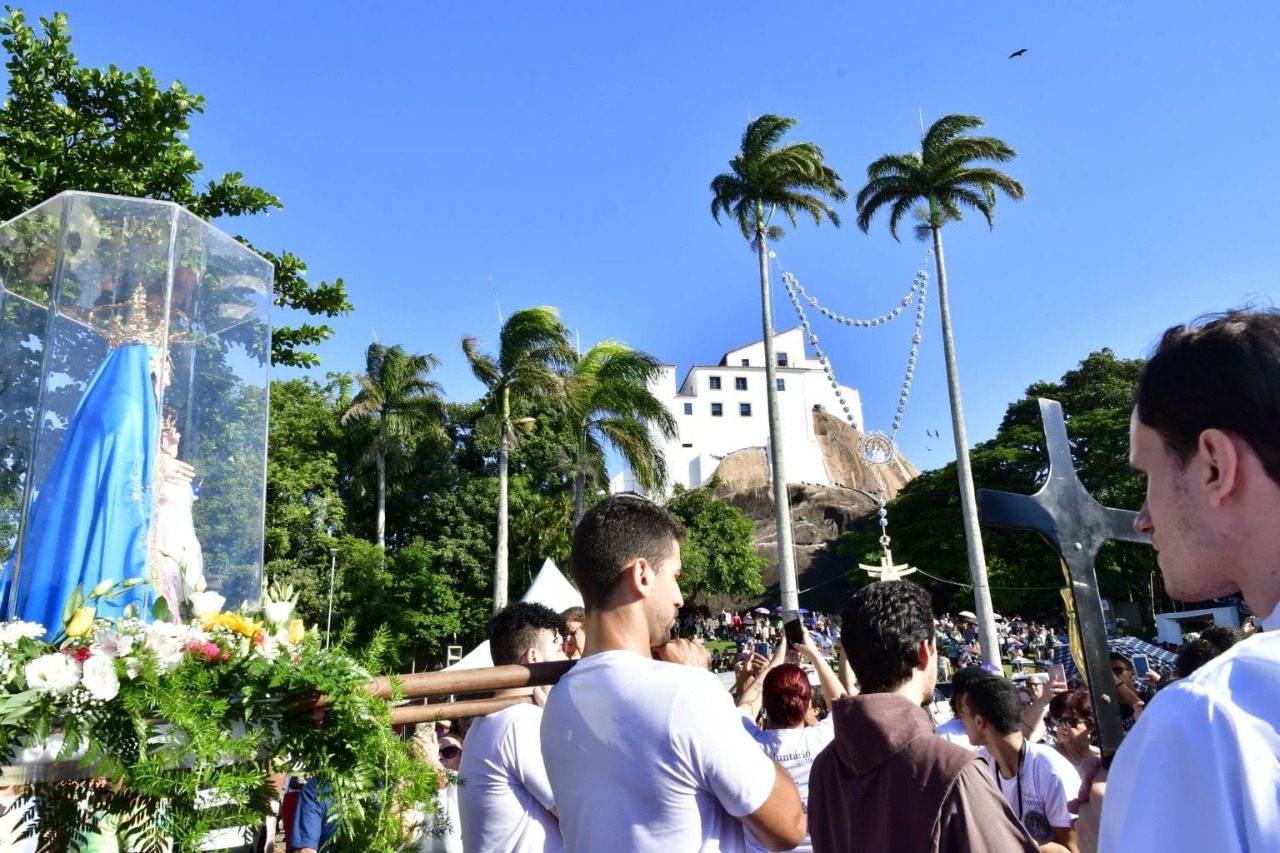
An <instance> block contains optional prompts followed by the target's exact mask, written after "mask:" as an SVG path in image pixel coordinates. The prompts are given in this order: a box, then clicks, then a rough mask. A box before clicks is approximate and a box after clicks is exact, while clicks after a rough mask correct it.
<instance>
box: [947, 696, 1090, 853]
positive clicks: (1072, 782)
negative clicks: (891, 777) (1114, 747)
mask: <svg viewBox="0 0 1280 853" xmlns="http://www.w3.org/2000/svg"><path fill="white" fill-rule="evenodd" d="M957 704H958V706H959V714H960V719H961V721H962V722H963V724H964V729H965V732H966V733H967V734H968V736H969V742H970V743H971V744H973V745H974V746H978V747H981V748H982V752H983V754H984V757H985V758H986V759H987V763H988V764H989V765H990V766H991V774H992V778H993V779H994V780H995V782H996V785H997V787H999V788H1000V791H1001V793H1003V794H1004V798H1005V801H1006V802H1008V803H1009V808H1011V809H1013V813H1014V814H1016V815H1017V816H1018V820H1020V821H1022V825H1023V826H1024V827H1026V830H1027V832H1028V833H1030V835H1031V837H1032V838H1034V839H1035V841H1036V843H1037V844H1039V845H1040V849H1041V850H1043V851H1050V850H1053V851H1061V850H1063V849H1066V850H1070V851H1072V853H1076V851H1077V847H1076V833H1075V829H1073V827H1072V823H1073V821H1074V818H1073V817H1072V815H1071V812H1070V811H1068V809H1067V803H1069V802H1070V801H1071V800H1072V799H1074V798H1075V796H1076V793H1077V792H1078V791H1079V790H1080V774H1079V773H1077V772H1076V769H1075V767H1073V766H1072V765H1071V762H1070V761H1068V760H1067V759H1066V758H1065V757H1063V756H1062V754H1061V753H1059V752H1058V751H1057V750H1056V749H1054V748H1053V747H1051V746H1045V745H1044V744H1040V743H1031V742H1030V741H1028V740H1027V739H1026V738H1025V737H1023V736H1022V701H1021V700H1020V699H1019V698H1018V688H1017V687H1016V686H1015V685H1014V684H1013V682H1011V681H1009V680H1008V679H1006V678H1005V677H1004V676H1002V675H994V674H991V673H986V674H983V675H982V676H980V677H977V678H973V679H970V680H968V681H966V683H965V685H964V691H963V692H962V693H960V694H959V700H958V703H957Z"/></svg>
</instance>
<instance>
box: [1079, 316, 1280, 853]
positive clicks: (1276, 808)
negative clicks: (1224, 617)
mask: <svg viewBox="0 0 1280 853" xmlns="http://www.w3.org/2000/svg"><path fill="white" fill-rule="evenodd" d="M1130 423H1131V426H1130V448H1129V458H1130V464H1131V465H1132V466H1133V468H1134V469H1135V470H1137V471H1138V472H1139V473H1140V474H1142V475H1143V476H1144V477H1145V478H1146V481H1147V494H1146V500H1145V501H1144V503H1143V506H1142V509H1141V510H1140V511H1139V513H1138V518H1137V521H1136V522H1135V524H1134V526H1135V527H1136V528H1137V529H1138V530H1139V531H1142V532H1145V533H1149V534H1150V535H1151V537H1152V544H1153V545H1154V546H1155V548H1156V552H1157V560H1158V562H1159V565H1160V571H1161V573H1162V574H1163V576H1164V585H1165V590H1166V591H1167V592H1168V594H1169V595H1170V597H1172V598H1174V599H1176V600H1179V601H1203V600H1205V599H1210V598H1215V597H1219V596H1224V595H1230V594H1232V593H1235V592H1240V593H1242V594H1243V596H1244V600H1245V603H1246V604H1247V605H1248V606H1249V609H1250V610H1252V611H1253V612H1254V613H1258V614H1266V615H1265V616H1263V617H1262V619H1261V621H1262V624H1263V627H1264V629H1265V630H1264V631H1263V632H1262V633H1261V634H1258V635H1256V636H1253V637H1250V638H1249V639H1248V640H1247V641H1245V642H1241V643H1237V644H1236V645H1235V646H1233V647H1232V648H1230V649H1228V650H1227V651H1226V652H1224V653H1222V654H1221V655H1219V656H1218V657H1217V658H1215V659H1214V660H1212V661H1210V662H1209V663H1207V664H1205V665H1204V666H1202V667H1200V669H1198V670H1196V671H1195V672H1194V673H1192V674H1191V675H1190V676H1189V677H1187V678H1183V679H1180V680H1178V681H1176V682H1174V683H1173V684H1171V685H1169V686H1168V687H1167V688H1165V689H1164V690H1162V691H1161V693H1160V695H1159V696H1158V697H1157V699H1156V700H1155V701H1154V702H1152V703H1151V705H1150V706H1149V707H1148V708H1147V709H1146V712H1145V713H1144V714H1143V715H1142V719H1141V720H1140V721H1139V723H1138V725H1137V726H1136V727H1135V728H1134V729H1133V731H1132V732H1130V733H1129V735H1128V737H1126V738H1125V741H1124V743H1123V744H1121V746H1120V749H1119V751H1118V752H1117V753H1116V757H1115V760H1114V762H1113V764H1112V767H1111V773H1110V778H1109V779H1108V780H1107V781H1106V784H1105V786H1104V785H1103V784H1101V781H1100V782H1099V784H1097V785H1095V786H1094V788H1093V789H1092V791H1091V792H1090V796H1089V802H1088V804H1087V805H1086V806H1085V807H1084V808H1082V811H1081V821H1080V822H1081V823H1082V824H1085V825H1086V826H1087V827H1089V828H1092V827H1093V826H1094V822H1095V821H1096V819H1097V816H1096V810H1097V809H1098V808H1099V807H1100V808H1101V815H1102V826H1101V838H1100V848H1101V849H1102V850H1104V851H1115V853H1130V851H1134V850H1214V851H1224V852H1225V853H1230V851H1242V850H1275V849H1280V794H1278V793H1277V792H1280V666H1277V665H1276V661H1278V660H1280V630H1277V629H1280V612H1278V611H1280V608H1278V607H1277V604H1280V525H1277V524H1276V523H1275V520H1276V517H1277V512H1278V511H1280V432H1277V431H1276V424H1277V423H1280V312H1278V311H1276V310H1275V309H1268V310H1257V311H1233V312H1230V313H1228V314H1225V315H1220V316H1218V317H1215V318H1212V319H1209V320H1206V321H1202V322H1200V323H1198V324H1194V325H1192V326H1190V327H1188V326H1177V327H1174V328H1172V329H1169V330H1168V331H1167V332H1165V334H1164V336H1163V338H1162V340H1161V341H1160V344H1159V345H1158V347H1157V349H1156V353H1155V355H1153V356H1152V358H1151V359H1150V360H1149V361H1148V362H1147V364H1146V366H1145V367H1144V368H1143V372H1142V375H1141V377H1140V379H1139V382H1138V388H1137V392H1136V395H1135V405H1134V410H1133V416H1132V419H1131V422H1130ZM1104 793H1105V799H1102V796H1101V795H1102V794H1104ZM1099 799H1102V802H1101V803H1100V804H1099V802H1098V800H1099Z"/></svg>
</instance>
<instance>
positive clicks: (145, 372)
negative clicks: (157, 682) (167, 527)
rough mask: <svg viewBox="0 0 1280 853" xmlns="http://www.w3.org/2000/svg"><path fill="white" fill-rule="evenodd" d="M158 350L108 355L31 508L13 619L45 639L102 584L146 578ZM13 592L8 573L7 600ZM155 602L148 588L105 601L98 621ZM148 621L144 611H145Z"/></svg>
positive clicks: (156, 440)
mask: <svg viewBox="0 0 1280 853" xmlns="http://www.w3.org/2000/svg"><path fill="white" fill-rule="evenodd" d="M158 352H159V347H156V346H153V345H151V344H143V343H130V344H124V345H123V346H118V347H116V348H115V349H113V350H111V352H110V353H108V355H107V357H106V358H105V359H104V360H103V362H102V364H101V365H99V366H98V369H97V370H96V371H95V372H94V374H93V376H92V377H90V379H89V384H88V385H87V386H86V387H85V390H84V394H83V396H81V398H80V402H79V403H77V404H76V409H75V412H74V413H73V414H72V415H71V420H70V422H69V423H68V425H67V430H66V433H65V434H64V435H63V437H62V443H61V444H60V445H59V446H58V452H57V455H56V456H55V457H54V460H53V464H52V465H51V466H50V467H49V473H48V475H47V476H46V477H45V479H44V482H43V483H41V484H40V489H39V492H38V493H37V494H36V496H35V499H34V500H33V501H32V503H31V511H30V514H29V516H28V519H27V529H26V536H25V538H24V541H23V544H22V564H21V568H20V570H19V573H18V590H17V608H16V611H15V615H16V616H17V618H19V619H24V620H27V621H29V622H39V623H40V624H42V625H44V626H45V628H46V629H48V636H52V635H53V634H55V633H57V632H58V630H59V629H61V627H62V610H63V607H64V606H65V604H66V602H67V599H68V598H70V597H71V594H72V593H73V592H74V591H75V588H76V587H77V586H81V587H83V589H84V592H85V593H86V594H88V592H89V590H91V589H92V588H93V587H94V586H95V585H97V583H98V582H99V581H101V580H103V579H105V578H112V579H115V580H125V579H128V578H145V577H146V569H147V549H148V547H149V544H150V538H151V518H152V512H153V506H154V500H155V491H154V489H153V488H152V486H153V479H154V477H155V467H156V454H157V453H158V452H159V445H160V421H159V416H158V414H157V402H156V392H155V387H154V385H153V384H152V378H151V362H152V359H153V358H154V357H155V355H156V354H157V353H158ZM12 585H13V557H10V558H9V561H8V563H7V564H6V565H5V567H4V579H3V594H4V598H3V599H2V600H3V601H6V602H7V601H8V596H9V593H10V590H11V587H12ZM150 597H151V596H150V595H149V593H148V587H147V586H145V585H142V586H137V587H134V588H133V589H132V590H130V591H129V592H128V593H127V594H126V595H125V596H123V597H121V598H119V599H116V600H115V601H111V602H108V601H102V600H99V603H98V615H99V616H108V617H114V616H120V615H122V613H123V610H124V608H125V607H126V606H127V605H128V604H129V603H131V602H136V603H137V604H138V606H139V607H140V608H144V604H145V600H146V599H148V598H150ZM144 618H145V608H144Z"/></svg>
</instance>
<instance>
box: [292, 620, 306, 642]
mask: <svg viewBox="0 0 1280 853" xmlns="http://www.w3.org/2000/svg"><path fill="white" fill-rule="evenodd" d="M306 636H307V628H306V626H305V625H303V624H302V620H301V619H294V620H293V621H292V622H290V623H289V642H290V643H293V644H294V645H295V646H296V645H298V643H301V642H302V640H303V638H304V637H306Z"/></svg>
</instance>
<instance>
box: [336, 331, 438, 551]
mask: <svg viewBox="0 0 1280 853" xmlns="http://www.w3.org/2000/svg"><path fill="white" fill-rule="evenodd" d="M364 361H365V372H364V373H363V374H361V375H358V376H356V381H357V382H358V383H359V384H360V393H359V394H357V395H356V396H355V399H353V400H352V401H351V405H349V406H348V407H347V409H346V411H344V412H343V413H342V423H343V424H348V423H353V422H356V421H363V420H370V419H372V420H373V421H375V424H374V427H375V429H374V432H373V438H372V441H371V442H370V444H369V447H368V449H367V451H366V456H372V457H373V459H374V462H375V464H376V467H377V472H378V522H377V541H378V547H379V548H384V549H385V548H386V534H387V457H388V455H389V454H391V453H395V452H398V451H402V450H403V449H404V446H405V442H406V441H407V439H408V438H409V437H410V436H412V435H413V434H414V433H416V432H420V431H423V430H429V431H439V432H442V431H443V424H444V405H443V403H442V402H441V400H440V383H438V382H436V381H434V380H432V379H428V378H427V374H429V373H430V372H431V371H433V370H435V369H436V368H437V367H439V366H440V360H439V359H438V358H436V357H435V356H434V355H432V354H431V353H427V354H425V355H409V354H408V353H406V352H405V351H404V349H403V348H402V347H399V346H394V347H388V346H386V345H384V344H380V343H377V342H376V341H375V342H374V343H371V344H369V348H368V349H367V350H366V351H365V356H364Z"/></svg>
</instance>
